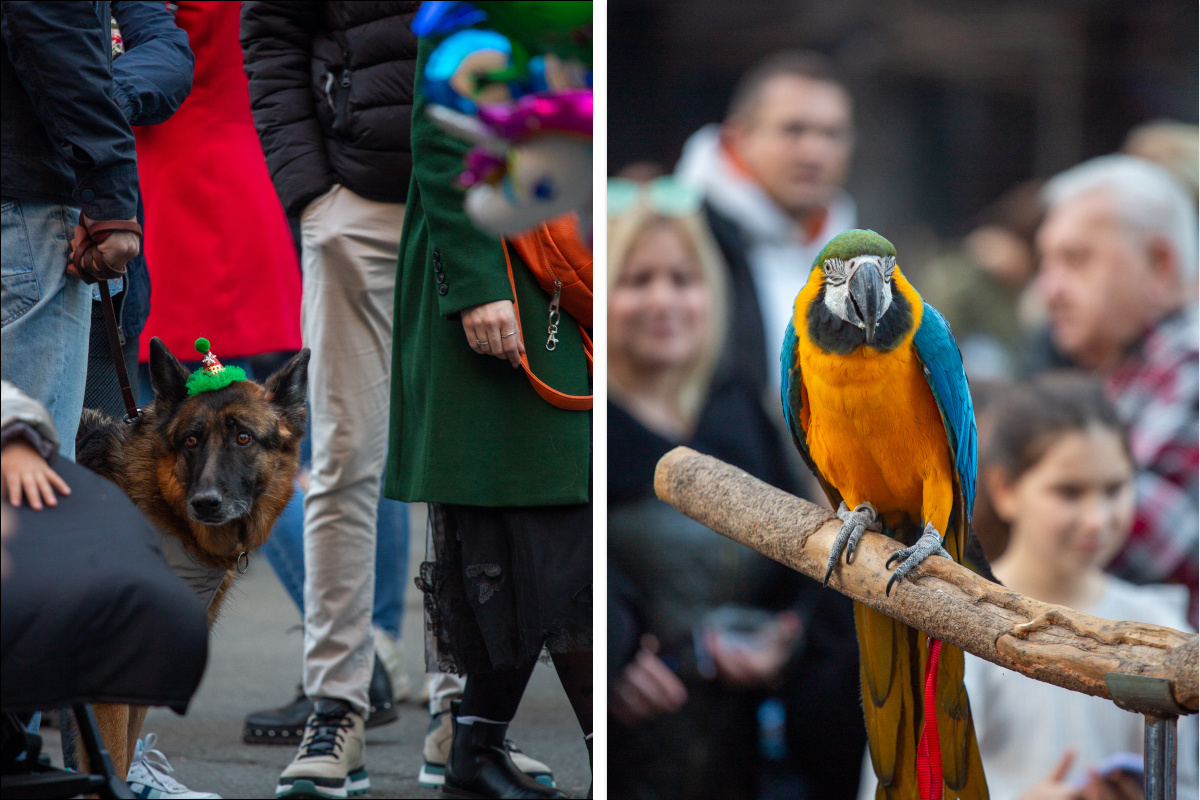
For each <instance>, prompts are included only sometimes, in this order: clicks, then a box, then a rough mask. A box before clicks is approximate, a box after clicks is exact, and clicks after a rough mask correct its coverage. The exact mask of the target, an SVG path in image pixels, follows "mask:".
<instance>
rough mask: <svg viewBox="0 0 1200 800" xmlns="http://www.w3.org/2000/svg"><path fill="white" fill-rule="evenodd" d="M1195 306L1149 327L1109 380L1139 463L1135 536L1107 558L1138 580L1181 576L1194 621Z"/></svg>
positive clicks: (1199, 525) (1199, 526)
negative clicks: (1186, 589) (1110, 558)
mask: <svg viewBox="0 0 1200 800" xmlns="http://www.w3.org/2000/svg"><path fill="white" fill-rule="evenodd" d="M1197 324H1198V317H1197V308H1196V306H1195V305H1190V306H1188V307H1187V308H1185V309H1183V310H1182V311H1179V312H1178V313H1175V314H1172V315H1171V316H1170V317H1167V318H1166V319H1164V320H1162V321H1161V322H1160V323H1158V325H1157V326H1156V327H1154V328H1152V329H1151V330H1150V331H1149V332H1147V333H1146V335H1145V336H1144V337H1142V339H1141V340H1140V341H1139V342H1138V343H1137V344H1136V345H1135V346H1134V347H1133V349H1132V350H1131V351H1130V354H1129V355H1128V356H1127V357H1126V358H1125V360H1124V361H1123V362H1122V363H1121V365H1120V366H1119V367H1117V369H1116V370H1115V371H1113V372H1112V374H1110V375H1109V376H1108V377H1107V378H1106V380H1105V389H1106V391H1107V393H1108V397H1109V399H1110V400H1112V401H1113V403H1114V404H1115V405H1116V407H1117V410H1118V412H1119V413H1120V415H1121V418H1122V419H1123V420H1124V421H1125V423H1126V424H1127V425H1128V426H1129V445H1130V449H1131V450H1132V452H1133V460H1134V463H1135V464H1136V465H1137V477H1136V478H1135V489H1136V494H1137V514H1136V516H1135V518H1134V523H1133V532H1132V534H1131V535H1130V537H1129V541H1128V542H1126V544H1125V546H1124V547H1123V548H1122V549H1121V552H1119V553H1118V554H1117V556H1116V558H1114V559H1113V562H1112V563H1111V564H1110V565H1109V567H1108V569H1109V571H1110V572H1112V573H1113V574H1115V575H1118V576H1119V577H1122V578H1125V579H1126V580H1130V581H1134V582H1136V583H1180V584H1183V585H1184V586H1186V587H1187V588H1188V592H1189V594H1190V596H1191V599H1190V605H1189V609H1188V617H1189V620H1190V621H1191V623H1192V625H1193V626H1194V625H1195V624H1196V582H1197V558H1198V545H1200V516H1198V514H1200V498H1198V493H1200V488H1198V487H1200V474H1198V468H1197V463H1198V461H1200V441H1198V439H1200V430H1198V427H1197V413H1198V408H1200V363H1198V361H1197V358H1198V357H1200V343H1198V334H1197Z"/></svg>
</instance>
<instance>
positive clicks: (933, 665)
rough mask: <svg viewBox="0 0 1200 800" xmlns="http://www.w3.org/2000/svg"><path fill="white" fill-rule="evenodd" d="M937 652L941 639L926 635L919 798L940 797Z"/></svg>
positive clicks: (918, 783)
mask: <svg viewBox="0 0 1200 800" xmlns="http://www.w3.org/2000/svg"><path fill="white" fill-rule="evenodd" d="M941 654H942V642H941V640H940V639H934V638H933V637H932V636H930V637H929V662H928V663H927V664H926V665H925V718H924V723H923V725H922V729H921V739H920V741H919V742H918V743H917V789H918V791H919V792H920V794H921V800H942V747H941V743H940V742H939V741H938V726H937V705H936V703H935V700H936V695H937V674H938V659H939V657H940V656H941Z"/></svg>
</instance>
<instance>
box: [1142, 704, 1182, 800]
mask: <svg viewBox="0 0 1200 800" xmlns="http://www.w3.org/2000/svg"><path fill="white" fill-rule="evenodd" d="M1177 719H1178V718H1177V717H1174V716H1171V717H1160V716H1157V715H1154V714H1147V715H1146V800H1175V767H1176V764H1175V759H1176V740H1175V732H1176V731H1175V728H1176V725H1175V723H1176V721H1177Z"/></svg>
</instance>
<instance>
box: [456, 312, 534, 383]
mask: <svg viewBox="0 0 1200 800" xmlns="http://www.w3.org/2000/svg"><path fill="white" fill-rule="evenodd" d="M462 326H463V333H465V334H466V335H467V344H468V345H470V347H471V349H472V350H474V351H475V352H476V353H479V354H480V355H485V356H495V357H496V358H500V359H507V360H508V362H509V363H510V364H512V365H513V366H514V367H519V366H521V355H522V354H523V353H524V352H525V343H524V342H523V341H521V333H520V331H518V330H517V314H516V311H515V310H514V309H513V304H512V301H511V300H496V301H494V302H491V303H483V304H482V305H478V306H472V307H471V308H468V309H466V310H465V311H463V312H462Z"/></svg>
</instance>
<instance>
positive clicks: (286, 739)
mask: <svg viewBox="0 0 1200 800" xmlns="http://www.w3.org/2000/svg"><path fill="white" fill-rule="evenodd" d="M368 699H369V701H370V703H371V714H370V716H369V717H367V727H368V728H378V727H379V726H380V725H386V724H388V723H389V722H395V721H396V720H397V719H399V718H400V710H399V709H398V708H396V705H395V703H393V702H392V680H391V678H389V677H388V674H387V669H386V668H385V667H384V666H383V661H381V660H380V658H379V656H375V667H374V669H373V670H372V672H371V687H370V689H369V693H368ZM312 712H313V704H312V701H311V700H309V699H308V698H307V697H305V696H304V688H303V687H301V686H297V687H296V699H295V700H293V701H292V702H290V703H288V704H287V705H286V706H283V707H282V708H268V709H265V710H263V711H255V712H254V713H252V714H251V715H250V716H248V717H246V725H245V727H244V728H243V729H242V741H243V742H246V743H247V744H288V745H292V746H293V747H295V746H296V745H297V744H299V743H300V739H301V737H303V736H304V723H305V721H307V720H308V715H309V714H311V713H312Z"/></svg>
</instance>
